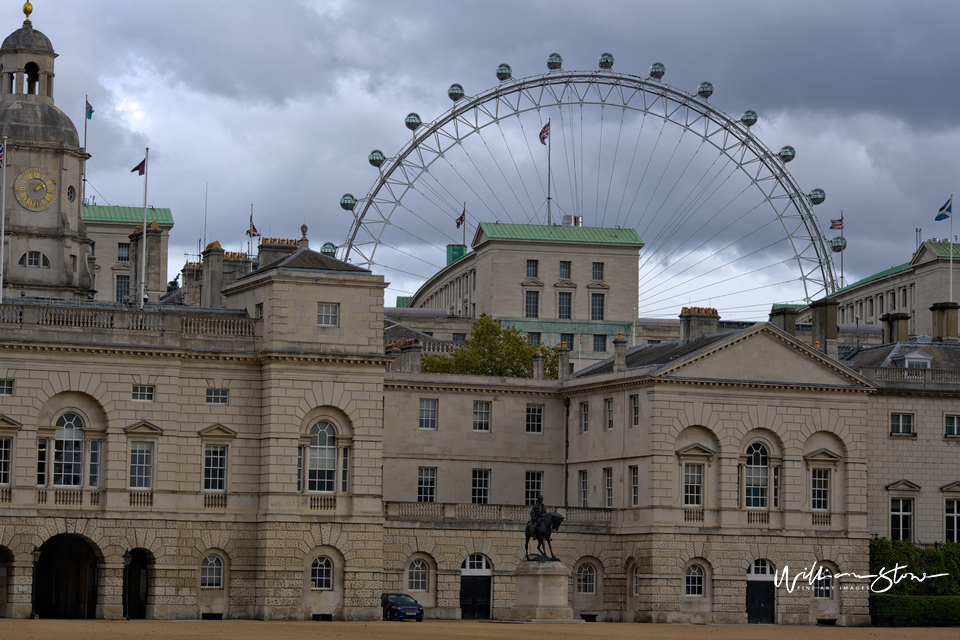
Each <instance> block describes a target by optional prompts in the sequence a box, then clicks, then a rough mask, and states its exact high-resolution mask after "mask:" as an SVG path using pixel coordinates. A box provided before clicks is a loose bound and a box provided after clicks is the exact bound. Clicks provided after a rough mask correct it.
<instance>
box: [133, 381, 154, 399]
mask: <svg viewBox="0 0 960 640" xmlns="http://www.w3.org/2000/svg"><path fill="white" fill-rule="evenodd" d="M153 392H154V388H153V385H139V384H135V385H133V386H132V387H131V389H130V399H131V400H133V401H134V402H153Z"/></svg>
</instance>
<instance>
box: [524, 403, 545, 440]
mask: <svg viewBox="0 0 960 640" xmlns="http://www.w3.org/2000/svg"><path fill="white" fill-rule="evenodd" d="M527 433H543V405H542V404H528V405H527Z"/></svg>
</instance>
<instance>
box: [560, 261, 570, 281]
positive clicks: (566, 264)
mask: <svg viewBox="0 0 960 640" xmlns="http://www.w3.org/2000/svg"><path fill="white" fill-rule="evenodd" d="M560 279H561V280H569V279H570V261H569V260H561V261H560Z"/></svg>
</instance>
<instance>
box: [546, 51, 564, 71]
mask: <svg viewBox="0 0 960 640" xmlns="http://www.w3.org/2000/svg"><path fill="white" fill-rule="evenodd" d="M562 66H563V58H561V57H560V54H559V53H551V54H550V55H549V56H547V69H550V71H556V70H557V69H559V68H560V67H562Z"/></svg>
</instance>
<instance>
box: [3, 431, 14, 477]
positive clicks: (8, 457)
mask: <svg viewBox="0 0 960 640" xmlns="http://www.w3.org/2000/svg"><path fill="white" fill-rule="evenodd" d="M12 464H13V441H12V440H11V439H10V438H0V484H3V485H7V484H10V470H11V466H12Z"/></svg>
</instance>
